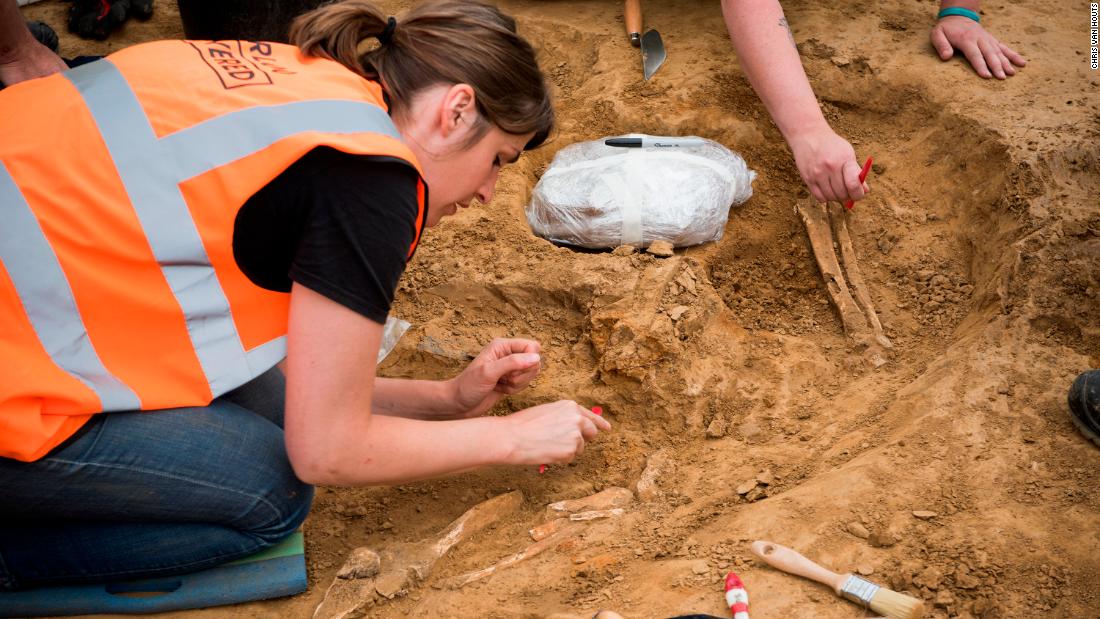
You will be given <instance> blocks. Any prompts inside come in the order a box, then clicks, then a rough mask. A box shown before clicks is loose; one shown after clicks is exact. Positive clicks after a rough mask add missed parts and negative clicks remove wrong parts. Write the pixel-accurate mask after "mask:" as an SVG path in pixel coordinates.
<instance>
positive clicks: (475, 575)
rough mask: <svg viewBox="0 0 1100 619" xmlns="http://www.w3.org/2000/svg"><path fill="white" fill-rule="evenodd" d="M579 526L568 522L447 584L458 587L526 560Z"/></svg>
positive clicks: (553, 544) (547, 548)
mask: <svg viewBox="0 0 1100 619" xmlns="http://www.w3.org/2000/svg"><path fill="white" fill-rule="evenodd" d="M581 526H583V525H580V524H577V523H569V524H568V525H566V526H563V527H561V528H560V529H558V531H556V532H555V533H553V534H551V535H550V536H549V537H546V538H544V539H542V540H540V541H537V542H535V543H534V544H531V545H530V546H528V547H527V548H525V549H524V550H522V551H521V552H517V553H516V554H514V555H511V556H509V557H505V558H504V559H501V560H500V561H498V562H497V563H494V564H493V565H490V566H489V567H486V568H484V569H480V570H475V571H473V572H468V573H466V574H463V575H461V576H456V577H454V578H452V579H451V580H450V581H448V583H447V585H448V586H449V587H450V588H452V589H458V588H460V587H464V586H466V585H468V584H470V583H472V582H475V581H478V580H481V579H482V578H487V577H489V576H491V575H493V574H494V573H496V572H497V571H498V570H503V569H505V568H508V567H511V566H513V565H515V564H517V563H519V562H521V561H526V560H527V559H530V558H531V557H534V556H536V555H539V554H541V553H543V552H545V551H547V550H550V549H551V548H553V547H555V546H557V545H558V544H560V543H562V542H564V541H565V540H566V538H568V537H570V536H571V535H572V533H573V532H574V531H575V530H577V529H578V528H580V527H581Z"/></svg>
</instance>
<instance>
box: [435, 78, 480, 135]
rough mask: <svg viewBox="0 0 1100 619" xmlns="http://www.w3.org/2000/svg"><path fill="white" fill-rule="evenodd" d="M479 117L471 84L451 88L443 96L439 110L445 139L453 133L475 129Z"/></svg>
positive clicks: (456, 85)
mask: <svg viewBox="0 0 1100 619" xmlns="http://www.w3.org/2000/svg"><path fill="white" fill-rule="evenodd" d="M476 115H477V105H476V98H475V95H474V89H473V88H472V87H471V86H470V85H469V84H455V85H454V86H451V87H450V88H449V89H448V90H447V93H446V94H445V95H444V96H443V102H442V105H441V106H440V109H439V120H440V127H441V129H442V133H443V137H449V136H450V135H451V133H452V132H454V131H457V130H461V129H462V128H463V126H465V128H466V130H468V129H470V128H471V127H473V125H474V123H475V122H476V118H475V116H476Z"/></svg>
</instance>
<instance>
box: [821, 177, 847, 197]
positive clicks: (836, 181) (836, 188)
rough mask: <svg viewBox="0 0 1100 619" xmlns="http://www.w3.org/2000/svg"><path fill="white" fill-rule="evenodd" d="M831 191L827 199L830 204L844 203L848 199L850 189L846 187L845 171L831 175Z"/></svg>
mask: <svg viewBox="0 0 1100 619" xmlns="http://www.w3.org/2000/svg"><path fill="white" fill-rule="evenodd" d="M828 182H829V191H828V192H826V197H827V198H829V201H830V202H843V201H845V200H847V199H848V188H847V187H845V186H844V175H843V170H840V171H837V172H834V173H833V174H830V175H829V178H828Z"/></svg>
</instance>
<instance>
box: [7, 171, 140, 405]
mask: <svg viewBox="0 0 1100 619" xmlns="http://www.w3.org/2000/svg"><path fill="white" fill-rule="evenodd" d="M0 204H4V205H6V208H5V209H4V212H5V219H4V225H2V226H0V262H2V263H3V264H4V267H5V268H6V269H7V271H8V275H9V276H10V277H11V279H12V283H13V284H14V285H15V289H16V291H17V293H18V294H19V298H20V299H21V300H22V301H23V307H24V309H25V310H26V312H27V317H28V318H30V321H31V325H32V326H33V327H34V332H35V333H36V334H37V335H38V340H39V341H40V342H42V347H43V348H45V349H46V353H47V354H49V355H50V358H52V359H53V360H54V362H55V363H57V365H58V366H60V367H61V369H63V370H65V371H66V372H68V373H69V374H71V375H72V376H73V377H74V378H76V379H77V380H79V381H80V382H82V383H84V384H85V385H87V386H88V387H89V388H90V389H91V390H92V391H94V392H95V394H96V396H98V397H99V401H100V402H102V403H103V407H104V409H105V410H135V409H138V408H140V407H141V401H140V400H139V399H138V397H137V395H136V394H135V393H134V392H133V391H132V390H131V389H130V388H129V387H127V386H126V385H124V384H122V381H120V380H118V379H117V378H115V377H114V376H113V375H112V374H111V373H110V372H108V371H107V368H105V367H103V362H102V361H100V359H99V355H98V354H97V353H96V351H95V347H94V346H92V342H91V340H89V339H88V331H87V330H86V329H85V328H84V320H83V319H82V318H81V317H80V311H79V310H78V309H77V307H76V300H75V299H73V293H72V288H71V287H70V286H69V281H68V280H67V279H66V278H65V273H64V272H63V271H62V270H61V263H60V262H59V261H58V259H57V255H56V254H54V251H53V248H51V247H50V243H49V241H47V240H46V237H45V235H44V234H43V233H42V227H41V226H39V225H38V219H36V218H35V216H34V213H33V212H32V211H31V208H30V206H29V205H28V204H27V201H26V199H24V198H23V193H22V192H21V191H19V187H17V186H16V185H15V181H14V180H12V177H11V175H10V174H9V173H8V169H7V168H6V167H5V166H4V164H3V162H0Z"/></svg>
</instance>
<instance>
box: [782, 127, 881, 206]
mask: <svg viewBox="0 0 1100 619" xmlns="http://www.w3.org/2000/svg"><path fill="white" fill-rule="evenodd" d="M790 145H791V151H792V152H793V153H794V161H795V164H797V165H798V173H799V174H800V175H801V176H802V181H803V182H804V183H806V187H807V188H808V189H809V190H810V194H812V195H813V197H814V199H815V200H817V201H818V202H844V201H847V200H862V199H863V198H864V197H865V196H866V195H867V193H868V192H870V190H871V189H870V187H868V186H867V183H860V182H859V171H860V167H859V163H857V162H856V151H855V150H854V149H853V148H852V145H851V144H849V143H848V141H847V140H845V139H844V138H842V137H840V136H839V135H837V134H836V132H835V131H833V130H832V129H830V128H829V126H828V125H824V126H823V127H821V128H819V129H816V130H811V131H807V132H805V133H802V134H799V135H796V136H792V137H791V139H790Z"/></svg>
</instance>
